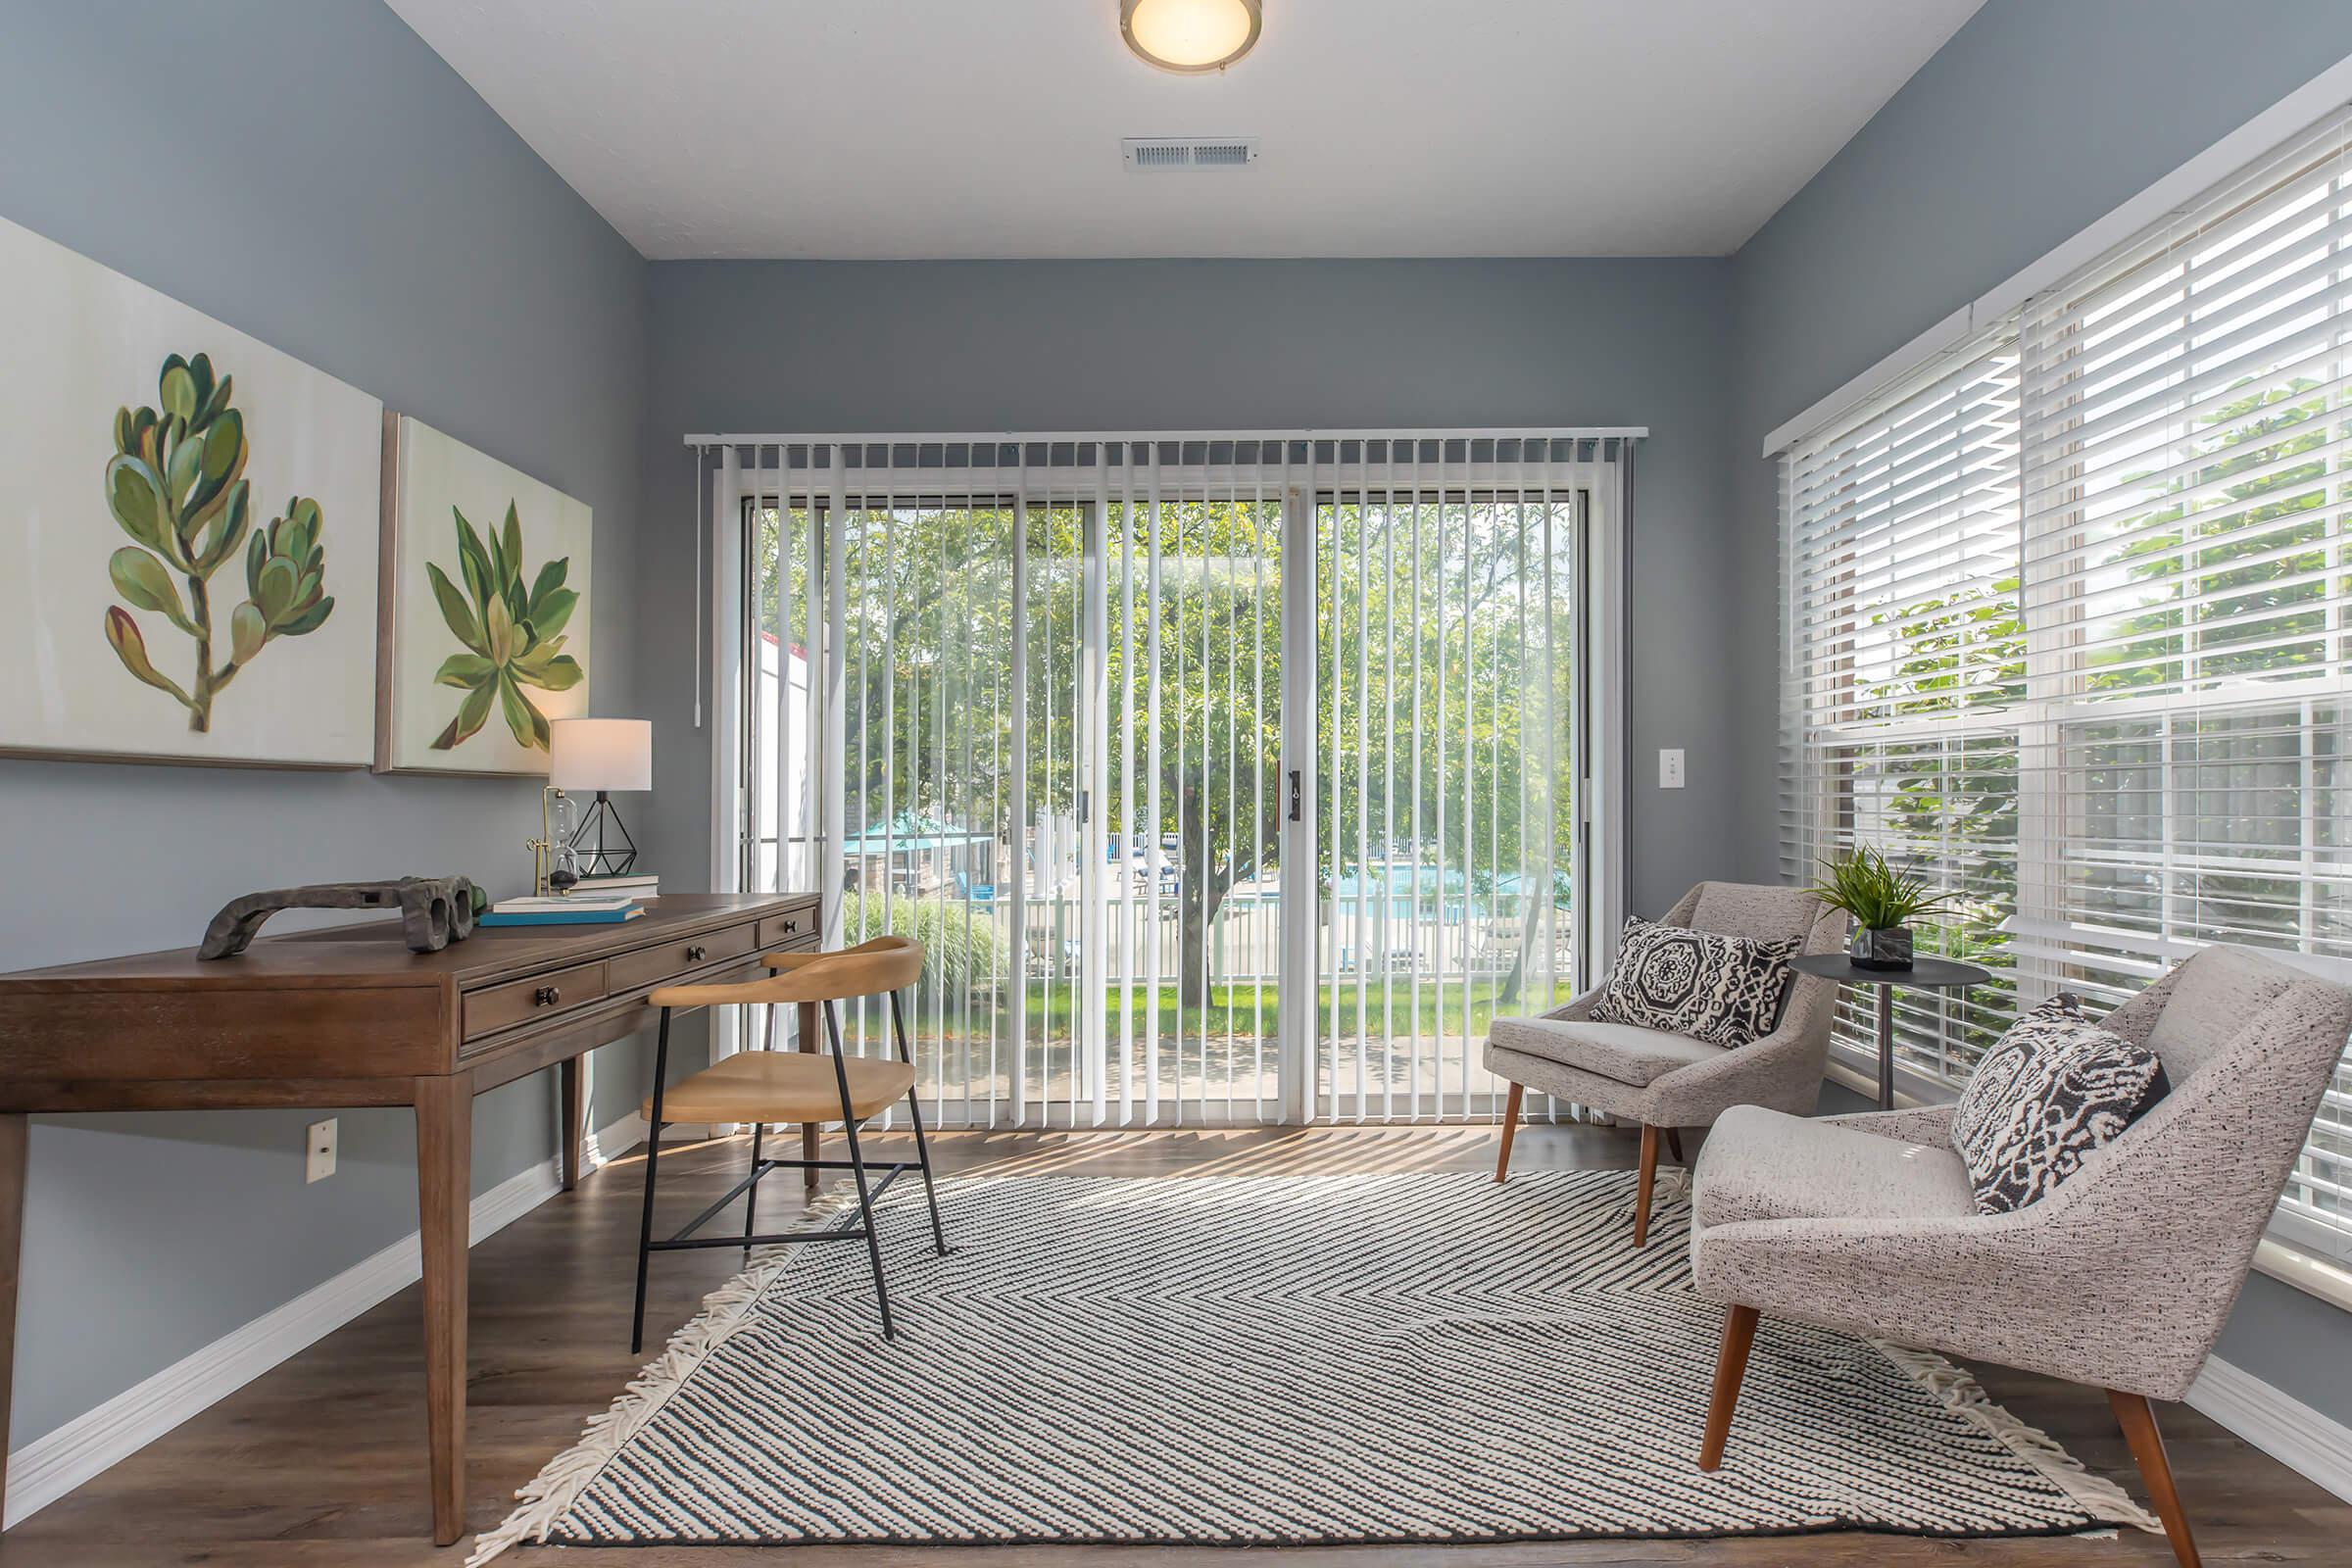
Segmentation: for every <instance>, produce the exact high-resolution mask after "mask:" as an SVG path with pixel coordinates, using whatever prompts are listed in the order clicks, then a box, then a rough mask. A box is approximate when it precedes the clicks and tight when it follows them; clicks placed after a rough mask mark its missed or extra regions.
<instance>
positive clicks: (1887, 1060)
mask: <svg viewBox="0 0 2352 1568" xmlns="http://www.w3.org/2000/svg"><path fill="white" fill-rule="evenodd" d="M1871 989H1872V990H1874V991H1876V992H1878V994H1879V1108H1880V1109H1881V1110H1892V1109H1893V1108H1894V987H1892V986H1873V987H1872V988H1871Z"/></svg>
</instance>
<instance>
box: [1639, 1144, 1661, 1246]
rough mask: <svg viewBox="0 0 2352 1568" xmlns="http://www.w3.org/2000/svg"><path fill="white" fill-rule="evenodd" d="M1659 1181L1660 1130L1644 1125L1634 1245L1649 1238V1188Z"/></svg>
mask: <svg viewBox="0 0 2352 1568" xmlns="http://www.w3.org/2000/svg"><path fill="white" fill-rule="evenodd" d="M1657 1181H1658V1130H1657V1129H1656V1128H1655V1127H1652V1126H1650V1125H1649V1124H1648V1123H1646V1122H1644V1123H1643V1124H1642V1177H1641V1180H1640V1181H1639V1182H1637V1183H1636V1184H1635V1186H1634V1245H1635V1246H1636V1247H1640V1246H1642V1244H1643V1243H1644V1242H1646V1241H1648V1240H1649V1190H1650V1189H1651V1188H1652V1187H1654V1186H1656V1185H1657Z"/></svg>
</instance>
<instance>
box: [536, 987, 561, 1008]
mask: <svg viewBox="0 0 2352 1568" xmlns="http://www.w3.org/2000/svg"><path fill="white" fill-rule="evenodd" d="M563 1000H564V993H563V992H561V991H558V990H557V989H556V988H555V987H554V986H541V987H540V988H539V989H538V990H536V991H534V992H532V993H531V1001H532V1003H533V1004H535V1005H538V1006H542V1007H552V1006H554V1005H556V1004H557V1003H559V1002H562V1001H563Z"/></svg>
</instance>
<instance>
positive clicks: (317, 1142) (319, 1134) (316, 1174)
mask: <svg viewBox="0 0 2352 1568" xmlns="http://www.w3.org/2000/svg"><path fill="white" fill-rule="evenodd" d="M304 1140H305V1141H304V1143H303V1146H302V1147H303V1164H302V1179H303V1180H304V1181H306V1182H322V1181H324V1180H326V1179H327V1178H328V1177H329V1176H332V1175H333V1174H334V1173H335V1118H334V1117H332V1116H329V1117H327V1118H326V1120H324V1121H315V1122H313V1123H311V1125H310V1126H309V1127H308V1128H306V1129H305V1130H304Z"/></svg>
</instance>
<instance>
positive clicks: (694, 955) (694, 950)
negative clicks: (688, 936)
mask: <svg viewBox="0 0 2352 1568" xmlns="http://www.w3.org/2000/svg"><path fill="white" fill-rule="evenodd" d="M709 956H711V950H710V949H709V948H706V947H702V946H700V945H697V946H695V947H691V948H688V949H687V950H686V961H687V962H688V963H700V962H702V961H703V960H704V959H705V958H708V957H709Z"/></svg>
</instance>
